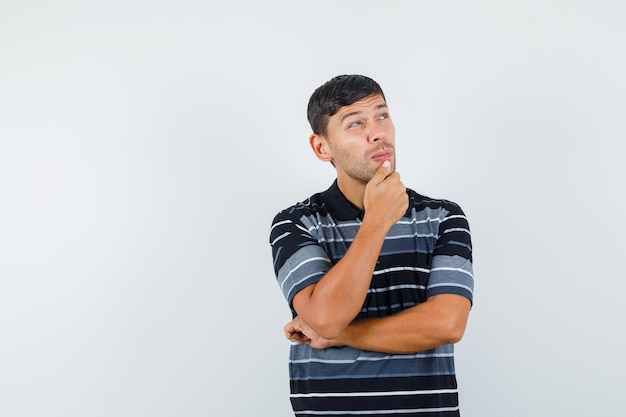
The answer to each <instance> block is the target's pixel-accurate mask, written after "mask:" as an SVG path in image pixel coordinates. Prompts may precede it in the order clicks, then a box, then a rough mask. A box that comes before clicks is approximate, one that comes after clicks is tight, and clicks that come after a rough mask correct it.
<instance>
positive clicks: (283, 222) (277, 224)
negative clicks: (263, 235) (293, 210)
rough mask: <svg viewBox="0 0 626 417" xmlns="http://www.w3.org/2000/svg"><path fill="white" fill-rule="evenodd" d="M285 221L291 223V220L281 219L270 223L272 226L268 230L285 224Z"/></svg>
mask: <svg viewBox="0 0 626 417" xmlns="http://www.w3.org/2000/svg"><path fill="white" fill-rule="evenodd" d="M287 223H291V220H283V221H282V222H278V223H275V224H273V225H272V228H271V229H270V231H272V230H274V228H275V227H277V226H280V225H281V224H287Z"/></svg>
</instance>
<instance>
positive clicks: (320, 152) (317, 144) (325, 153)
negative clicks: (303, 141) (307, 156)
mask: <svg viewBox="0 0 626 417" xmlns="http://www.w3.org/2000/svg"><path fill="white" fill-rule="evenodd" d="M309 144H310V145H311V148H312V149H313V152H315V156H317V158H318V159H319V160H320V161H324V162H332V161H333V154H332V152H331V150H330V146H328V140H327V139H326V138H325V137H324V136H322V135H318V134H317V133H313V134H312V135H311V137H310V138H309Z"/></svg>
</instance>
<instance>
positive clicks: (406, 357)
mask: <svg viewBox="0 0 626 417" xmlns="http://www.w3.org/2000/svg"><path fill="white" fill-rule="evenodd" d="M292 344H294V345H297V344H298V343H296V342H293V343H292ZM453 356H454V353H452V352H442V353H415V354H411V355H385V356H376V357H367V356H359V357H358V358H355V359H341V360H340V359H319V358H307V359H294V360H290V361H289V363H293V364H297V363H329V364H332V363H334V364H342V363H354V362H358V361H361V362H378V361H388V360H394V359H395V360H410V359H427V358H451V357H453Z"/></svg>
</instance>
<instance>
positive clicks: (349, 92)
mask: <svg viewBox="0 0 626 417" xmlns="http://www.w3.org/2000/svg"><path fill="white" fill-rule="evenodd" d="M374 94H378V95H380V96H382V98H383V100H384V99H385V94H384V93H383V90H382V88H380V85H378V83H377V82H376V81H374V80H372V79H371V78H369V77H366V76H364V75H354V74H353V75H338V76H336V77H334V78H332V79H331V80H329V81H327V82H326V83H325V84H323V85H322V86H320V87H318V88H317V89H316V90H315V91H314V92H313V94H312V95H311V98H310V99H309V106H308V109H307V117H308V119H309V124H310V125H311V129H313V133H316V134H318V135H322V136H326V134H327V127H328V119H329V117H330V116H332V115H334V114H335V113H337V110H339V108H341V107H344V106H348V105H350V104H354V103H356V102H357V101H359V100H362V99H364V98H365V97H368V96H371V95H374Z"/></svg>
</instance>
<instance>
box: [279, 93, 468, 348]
mask: <svg viewBox="0 0 626 417" xmlns="http://www.w3.org/2000/svg"><path fill="white" fill-rule="evenodd" d="M309 142H310V145H311V148H312V149H313V151H314V152H315V154H316V156H317V157H318V158H319V159H320V160H322V161H325V162H333V164H334V165H335V168H336V169H337V184H338V186H339V189H340V190H341V192H342V193H343V194H344V195H345V196H346V198H347V199H348V200H349V201H350V202H351V203H352V204H353V205H354V206H356V207H358V208H360V209H362V210H364V213H365V214H364V217H363V221H362V223H361V227H360V228H359V231H358V232H357V234H356V236H355V238H354V241H353V242H352V244H351V245H350V248H349V249H348V251H347V252H346V254H345V255H344V257H343V258H342V259H341V260H340V261H339V262H337V263H336V264H335V265H334V266H333V267H332V268H331V269H330V270H329V271H328V272H327V273H326V275H325V276H324V277H323V278H322V279H321V280H320V281H319V282H317V283H316V284H313V285H310V286H308V287H306V288H304V289H302V290H301V291H300V292H298V294H296V296H295V297H294V299H293V307H294V309H295V310H296V312H297V313H298V316H297V317H296V318H295V319H293V320H292V321H290V322H289V323H287V324H286V325H285V327H284V332H285V336H286V337H287V339H289V340H291V341H294V342H297V343H304V344H309V345H311V346H312V347H314V348H317V349H325V348H328V347H331V346H352V347H355V348H358V349H364V350H372V351H378V352H386V353H410V352H418V351H423V350H427V349H432V348H434V347H436V346H439V345H442V344H448V343H456V342H458V341H459V340H460V339H461V337H462V336H463V333H464V331H465V326H466V324H467V318H468V316H469V310H470V301H469V300H468V299H467V298H465V297H462V296H458V295H453V294H441V295H437V296H434V297H430V298H429V299H428V300H427V301H426V302H424V303H422V304H420V305H417V306H415V307H412V308H409V309H406V310H404V311H402V312H400V313H397V314H395V315H391V316H388V317H384V318H379V319H370V320H360V321H354V319H355V318H356V316H357V314H358V313H359V311H360V309H361V307H362V305H363V302H364V300H365V297H366V295H367V290H368V288H369V285H370V281H371V279H372V274H373V272H374V268H375V266H376V261H377V260H378V256H379V254H380V250H381V249H382V245H383V243H384V239H385V236H387V233H388V232H389V229H391V227H392V226H393V225H394V224H395V223H396V222H397V221H398V220H400V218H402V216H403V215H404V214H405V213H406V210H407V208H408V196H407V194H406V187H405V186H404V184H403V183H402V182H401V181H400V174H399V173H398V172H396V170H395V165H396V156H395V127H394V125H393V122H392V121H391V118H390V116H389V110H388V108H387V104H386V103H385V100H384V99H383V98H382V96H380V95H371V96H369V97H366V98H364V99H362V100H360V101H358V102H356V103H353V104H351V105H348V106H344V107H342V108H340V109H339V111H337V113H336V114H334V115H333V116H331V117H330V118H329V120H328V126H327V133H326V134H325V135H320V134H312V135H311V137H310V139H309Z"/></svg>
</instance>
